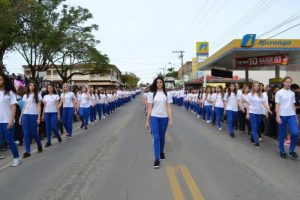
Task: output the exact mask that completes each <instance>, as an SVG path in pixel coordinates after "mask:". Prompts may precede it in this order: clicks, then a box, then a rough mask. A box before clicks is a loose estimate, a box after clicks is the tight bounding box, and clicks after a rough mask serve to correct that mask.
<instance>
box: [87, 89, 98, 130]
mask: <svg viewBox="0 0 300 200" xmlns="http://www.w3.org/2000/svg"><path fill="white" fill-rule="evenodd" d="M88 91H89V92H88V93H89V95H90V100H89V102H90V123H91V124H92V125H94V122H95V120H96V102H95V101H96V97H95V92H94V88H93V87H89V90H88Z"/></svg>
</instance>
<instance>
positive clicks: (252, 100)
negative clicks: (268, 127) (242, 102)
mask: <svg viewBox="0 0 300 200" xmlns="http://www.w3.org/2000/svg"><path fill="white" fill-rule="evenodd" d="M246 100H247V102H248V103H249V113H252V114H257V115H260V114H265V110H264V109H262V106H263V101H264V99H263V97H262V96H261V97H259V96H258V95H257V94H252V93H251V92H250V93H249V94H248V95H247V98H246Z"/></svg>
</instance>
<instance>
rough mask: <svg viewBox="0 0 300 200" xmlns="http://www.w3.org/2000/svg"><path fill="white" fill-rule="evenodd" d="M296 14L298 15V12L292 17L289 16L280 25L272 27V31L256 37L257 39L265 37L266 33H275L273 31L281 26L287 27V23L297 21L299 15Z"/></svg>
mask: <svg viewBox="0 0 300 200" xmlns="http://www.w3.org/2000/svg"><path fill="white" fill-rule="evenodd" d="M298 13H300V11H298V12H296V13H295V14H294V15H292V16H290V17H289V18H287V19H285V20H284V21H283V22H281V23H280V24H278V25H277V26H275V27H273V28H272V29H270V30H268V31H267V32H265V33H262V34H261V35H259V36H258V38H261V37H263V36H265V35H267V34H268V33H271V32H273V31H275V30H277V29H279V28H281V27H282V26H285V25H287V24H289V23H291V22H293V21H295V20H297V19H299V18H300V15H298V16H297V14H298Z"/></svg>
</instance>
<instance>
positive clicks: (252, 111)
mask: <svg viewBox="0 0 300 200" xmlns="http://www.w3.org/2000/svg"><path fill="white" fill-rule="evenodd" d="M262 107H264V108H265V109H266V110H267V111H268V112H269V113H271V111H270V109H269V105H268V104H267V103H266V102H265V101H264V98H263V95H262V91H261V88H260V85H259V83H258V82H255V83H253V85H252V90H251V92H250V93H249V94H248V95H247V107H246V109H247V119H250V123H251V128H252V131H251V132H252V135H251V141H253V142H254V145H255V146H256V147H257V148H260V144H259V139H258V131H259V125H260V123H261V121H262V119H263V116H264V115H263V114H261V110H262Z"/></svg>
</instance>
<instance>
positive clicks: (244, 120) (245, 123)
mask: <svg viewBox="0 0 300 200" xmlns="http://www.w3.org/2000/svg"><path fill="white" fill-rule="evenodd" d="M249 92H250V88H249V86H247V85H245V86H244V87H243V89H242V96H241V101H242V104H243V107H244V108H245V109H246V112H245V113H243V112H242V113H241V116H240V117H239V125H240V131H243V133H245V131H246V126H247V129H248V130H247V131H248V134H249V135H250V133H251V126H250V122H249V119H247V106H248V94H249Z"/></svg>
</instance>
